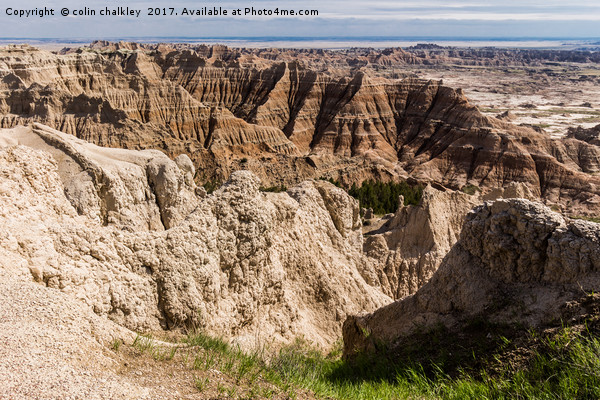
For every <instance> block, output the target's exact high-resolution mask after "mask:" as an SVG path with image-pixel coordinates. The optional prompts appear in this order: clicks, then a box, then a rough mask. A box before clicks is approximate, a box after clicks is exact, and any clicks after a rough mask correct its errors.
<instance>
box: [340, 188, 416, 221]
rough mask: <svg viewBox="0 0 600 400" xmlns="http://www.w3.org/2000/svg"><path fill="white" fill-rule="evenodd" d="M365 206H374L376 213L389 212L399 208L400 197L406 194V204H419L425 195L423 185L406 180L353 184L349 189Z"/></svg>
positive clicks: (362, 205) (349, 192) (361, 204)
mask: <svg viewBox="0 0 600 400" xmlns="http://www.w3.org/2000/svg"><path fill="white" fill-rule="evenodd" d="M348 194H350V196H352V197H354V198H355V199H357V200H358V201H359V203H360V206H361V207H363V208H372V209H373V212H374V213H375V214H388V213H393V212H396V210H397V209H398V206H399V204H398V197H399V196H400V195H402V196H404V205H405V206H407V205H417V204H419V202H420V201H421V197H422V195H423V187H422V186H420V185H409V184H408V183H406V182H400V183H395V182H387V183H384V182H375V181H371V180H369V181H364V182H363V183H362V185H361V186H357V185H356V184H353V185H352V187H351V188H350V190H349V191H348Z"/></svg>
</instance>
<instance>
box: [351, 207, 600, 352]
mask: <svg viewBox="0 0 600 400" xmlns="http://www.w3.org/2000/svg"><path fill="white" fill-rule="evenodd" d="M598 289H600V225H598V224H595V223H592V222H587V221H581V220H569V219H565V218H563V217H562V216H561V215H559V214H557V213H554V212H551V211H550V210H549V209H548V208H546V207H545V206H543V205H541V204H539V203H535V202H531V201H528V200H524V199H509V200H498V201H494V202H486V203H485V204H484V205H483V206H479V207H477V208H475V209H474V210H473V211H472V212H470V213H469V214H468V215H467V218H466V222H465V224H464V227H463V229H462V233H461V235H460V239H459V240H458V242H457V243H456V244H455V245H454V246H453V247H452V249H451V250H450V252H449V253H448V255H447V256H446V257H445V258H444V260H443V262H442V264H441V266H440V267H439V269H438V270H437V272H436V273H435V274H434V275H433V277H432V278H431V280H430V281H429V282H428V283H427V284H425V285H424V286H423V287H422V288H421V289H419V290H418V291H417V293H416V294H414V295H412V296H409V297H407V298H405V299H403V300H401V301H398V302H395V303H392V304H390V305H388V306H385V307H383V308H381V309H379V310H377V311H376V312H374V313H372V314H369V315H365V316H358V317H350V318H349V319H347V320H346V322H345V323H344V328H343V334H344V353H345V354H346V355H347V356H352V355H353V354H355V353H356V352H357V351H369V350H372V349H374V348H375V347H376V346H377V345H378V344H381V343H386V344H387V345H388V346H389V347H391V348H394V347H395V346H397V345H398V343H400V342H401V341H402V338H403V337H406V336H407V335H409V334H411V333H414V332H416V330H421V331H423V330H425V331H426V330H427V329H431V328H433V327H435V326H437V325H439V324H443V325H445V326H446V327H447V328H449V329H451V330H459V329H461V326H463V325H464V324H466V323H468V322H469V321H472V320H474V319H475V318H484V319H485V320H487V321H490V322H493V323H502V324H516V325H520V326H524V327H536V328H537V327H544V326H545V325H548V324H551V323H552V324H560V321H561V319H562V320H565V319H566V318H567V317H568V314H569V312H571V313H572V312H573V311H577V310H569V309H570V308H573V307H574V305H575V303H576V301H577V300H579V299H581V298H583V297H585V295H586V294H588V293H593V292H597V291H598ZM572 306H573V307H572ZM580 311H581V310H580ZM582 312H585V311H582ZM571 317H572V316H571Z"/></svg>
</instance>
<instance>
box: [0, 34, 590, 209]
mask: <svg viewBox="0 0 600 400" xmlns="http://www.w3.org/2000/svg"><path fill="white" fill-rule="evenodd" d="M97 47H98V45H96V46H93V48H91V49H89V48H88V49H85V50H82V51H79V52H71V53H68V54H64V55H56V54H52V53H48V52H43V51H38V50H35V49H31V48H7V49H4V50H2V51H1V52H0V79H1V83H0V115H1V117H0V125H1V126H2V127H12V126H15V125H17V124H19V123H27V122H31V121H37V122H42V123H44V124H47V125H50V126H51V127H53V128H56V129H59V130H61V131H64V132H66V133H70V134H74V135H76V136H78V137H80V138H83V139H85V140H88V141H91V142H93V143H96V144H98V145H103V146H112V147H122V148H135V149H148V148H156V149H162V150H163V151H165V152H166V153H167V155H169V156H171V157H174V156H176V155H179V154H187V155H188V156H189V157H190V159H191V160H192V162H193V163H194V165H195V167H196V169H197V170H198V171H199V173H198V174H199V175H198V177H197V179H199V180H202V181H205V180H210V179H215V180H218V181H224V180H225V179H226V178H227V177H228V176H229V175H230V174H231V173H232V172H233V171H235V170H238V169H241V168H242V167H243V168H245V169H248V170H251V171H253V172H254V173H255V174H256V175H257V176H259V178H261V180H262V181H263V184H264V185H265V186H270V185H275V184H286V185H288V186H290V185H292V184H294V183H298V182H300V181H302V180H304V179H307V178H315V177H320V176H327V177H333V178H336V179H339V180H340V181H342V182H343V183H345V184H351V183H354V182H361V181H363V180H364V179H367V178H374V179H379V180H393V179H401V178H402V179H403V178H407V177H408V176H411V177H413V178H415V179H417V180H419V181H423V182H429V181H434V182H437V183H441V184H443V185H446V186H448V187H450V188H454V189H459V188H461V187H462V186H464V185H465V184H473V185H476V186H478V187H481V188H485V187H489V188H492V187H502V186H505V185H507V184H508V183H510V182H523V183H525V184H527V185H528V186H529V187H530V189H531V191H532V192H534V193H537V195H538V196H542V197H543V198H544V199H546V200H547V201H548V202H550V203H559V204H561V205H562V206H563V207H565V208H571V209H573V210H575V211H577V213H584V212H592V211H594V210H596V209H597V208H598V207H600V196H598V193H599V192H600V189H599V188H600V186H599V184H600V181H599V179H600V178H598V177H597V176H593V175H592V174H594V173H595V172H598V171H599V170H600V149H598V147H597V146H595V145H592V144H589V143H586V142H583V141H580V140H577V139H574V138H569V139H564V140H554V139H550V138H548V137H547V136H545V135H544V134H542V133H539V132H535V131H534V130H532V129H528V128H524V127H515V126H513V125H510V124H508V123H506V122H502V121H499V120H497V119H494V118H489V117H485V116H483V115H482V114H481V113H479V111H478V110H477V108H476V107H475V106H473V105H472V104H470V103H469V101H468V100H467V99H466V98H465V96H464V95H463V93H462V92H461V91H460V90H455V89H451V88H448V87H445V86H443V85H442V84H441V83H440V82H435V81H425V80H419V79H415V78H406V79H403V80H389V79H384V78H380V77H376V76H372V75H370V74H369V72H368V71H362V70H360V69H357V68H354V67H346V68H345V69H344V68H340V69H329V70H324V69H321V70H318V69H316V67H315V64H311V63H312V61H311V60H312V58H309V59H307V60H305V61H302V57H299V58H300V59H301V60H296V61H292V60H288V59H287V58H286V59H285V60H284V61H272V57H271V58H270V57H268V55H267V54H262V53H260V52H259V53H260V54H259V53H257V54H246V53H244V52H241V53H240V52H237V53H236V51H235V50H233V49H226V48H225V49H221V48H209V47H206V46H205V47H201V46H200V47H198V48H187V49H177V48H173V47H168V46H155V47H153V48H144V47H143V46H137V47H135V46H134V47H132V46H124V45H123V46H117V47H118V49H117V48H112V47H111V46H110V45H108V44H105V47H102V46H101V47H102V48H101V49H98V48H97ZM261 54H262V55H261ZM388 56H389V55H388ZM275 58H277V57H275Z"/></svg>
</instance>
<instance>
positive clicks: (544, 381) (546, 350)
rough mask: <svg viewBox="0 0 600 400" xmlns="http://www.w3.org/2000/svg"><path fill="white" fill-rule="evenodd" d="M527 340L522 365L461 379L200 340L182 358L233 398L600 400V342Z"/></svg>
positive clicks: (301, 351) (154, 349)
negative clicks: (215, 375) (215, 378)
mask: <svg viewBox="0 0 600 400" xmlns="http://www.w3.org/2000/svg"><path fill="white" fill-rule="evenodd" d="M503 339H504V340H503V341H501V342H502V346H501V347H499V351H501V352H502V351H507V350H511V348H510V346H511V343H510V340H509V339H506V338H503ZM528 340H529V342H528V343H529V344H531V346H532V347H531V348H532V349H533V350H532V351H531V357H529V359H528V360H527V361H526V362H525V363H524V364H522V365H516V364H513V363H512V362H506V361H502V360H503V358H502V357H503V355H502V354H498V355H496V356H494V355H491V357H490V359H491V360H496V361H494V363H495V365H491V366H490V368H489V371H488V370H483V369H482V370H480V371H472V370H470V372H465V371H464V370H459V372H458V373H449V372H448V371H447V370H445V369H444V368H443V367H442V366H440V365H442V364H436V360H431V363H430V364H428V365H425V366H424V365H423V364H418V363H414V364H413V363H404V364H402V365H400V364H397V365H394V364H393V363H392V362H390V360H389V359H388V358H387V357H383V356H381V357H358V358H357V359H356V360H355V361H354V362H353V363H348V362H346V361H344V360H342V359H341V357H340V351H339V348H338V349H336V351H334V352H332V353H331V354H330V355H328V356H326V355H323V354H322V353H320V352H319V351H317V350H315V349H313V348H311V347H310V346H309V345H308V344H307V343H306V342H302V341H298V342H296V343H295V344H294V345H291V346H288V347H285V348H283V349H281V350H280V351H279V352H277V353H276V354H270V355H268V354H267V353H266V352H259V351H257V352H254V353H247V352H244V351H241V350H240V349H239V348H238V347H235V346H231V345H229V344H227V343H226V342H225V341H224V340H222V339H219V338H214V337H210V336H208V335H205V334H203V333H198V332H194V333H193V334H190V335H188V336H187V337H186V338H185V339H184V340H183V343H184V344H185V345H186V346H185V350H183V351H191V352H192V353H191V354H192V356H190V357H187V359H189V360H190V364H189V365H190V367H191V368H193V369H195V370H204V371H208V370H212V369H216V370H219V371H221V373H224V374H227V376H229V377H230V378H231V379H232V381H231V382H235V385H233V386H231V385H229V386H227V385H222V384H219V387H218V388H217V390H218V391H219V393H220V394H222V395H223V396H227V397H229V398H256V397H260V398H270V397H272V396H274V395H276V391H274V390H273V389H272V388H273V387H276V388H278V389H279V390H280V391H281V392H279V393H283V394H285V396H287V397H290V398H303V395H302V393H307V392H312V393H314V395H315V396H316V397H318V398H326V399H365V400H366V399H382V400H385V399H507V400H508V399H598V398H600V340H599V339H598V337H597V336H596V335H595V334H592V333H590V332H575V331H573V330H572V329H569V328H563V329H561V330H558V331H557V332H556V333H555V334H552V335H542V336H540V335H536V334H534V333H533V332H532V333H531V334H530V338H529V339H528ZM133 346H134V347H135V348H137V349H138V350H140V351H141V352H143V353H147V354H150V355H151V356H152V357H153V358H155V359H156V360H170V359H173V357H174V354H175V352H176V351H178V347H176V346H172V347H169V348H162V347H161V346H157V345H156V344H155V342H154V341H152V340H151V338H150V337H147V336H138V338H136V340H135V343H134V345H133ZM173 349H174V350H173ZM179 350H181V348H180V349H179ZM506 354H507V353H504V356H505V355H506ZM186 364H187V363H186ZM193 384H194V386H195V387H196V388H197V389H198V390H199V391H203V390H205V389H206V388H207V387H208V386H209V384H210V382H209V381H208V379H207V378H198V377H195V378H194V382H193ZM269 385H273V386H269Z"/></svg>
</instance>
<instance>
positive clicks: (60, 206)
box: [0, 125, 390, 348]
mask: <svg viewBox="0 0 600 400" xmlns="http://www.w3.org/2000/svg"><path fill="white" fill-rule="evenodd" d="M0 144H1V145H2V147H1V148H0V168H1V169H0V193H1V196H0V202H1V204H0V205H1V206H0V221H1V222H0V249H1V252H0V265H1V267H2V268H3V270H6V271H9V272H10V273H12V274H15V275H20V276H27V275H29V274H30V276H31V277H32V278H33V279H34V280H36V281H38V282H40V283H42V284H44V285H46V286H48V287H50V288H54V289H57V290H61V291H62V292H65V293H67V294H69V295H71V296H73V297H75V298H78V299H80V300H81V301H83V302H84V303H85V304H87V305H88V306H89V307H90V308H92V309H93V310H94V311H95V312H96V313H97V314H100V315H106V316H108V317H109V318H110V319H112V320H113V321H115V322H117V323H119V324H121V325H123V326H125V327H128V328H130V329H132V330H153V329H160V328H175V327H182V326H198V327H201V328H203V329H205V330H206V331H207V332H209V333H212V334H215V335H219V336H220V335H224V336H226V337H229V338H234V339H235V340H236V341H238V342H239V343H241V344H242V345H244V346H247V347H252V346H255V345H261V344H266V343H272V342H274V343H285V342H288V341H291V340H292V339H293V338H295V337H302V336H303V337H306V338H307V339H308V340H311V341H313V342H314V343H316V344H319V345H321V346H322V347H324V348H327V347H328V346H330V345H331V344H333V342H334V341H335V340H336V339H337V337H339V334H340V330H341V324H342V322H343V320H344V319H345V318H346V316H347V315H349V314H353V313H357V312H361V311H362V310H374V309H375V308H377V307H379V306H382V305H383V304H386V303H387V302H389V301H390V299H389V297H387V296H386V295H385V294H383V293H382V292H381V291H380V290H379V289H378V288H377V287H376V286H371V285H369V284H368V283H367V282H366V280H365V278H364V277H363V276H369V275H372V274H373V273H374V271H371V270H369V269H368V268H370V266H369V265H368V264H366V263H365V262H364V257H363V256H362V254H361V251H362V248H361V246H362V234H361V222H360V218H359V216H358V204H357V202H356V201H355V200H354V199H352V198H351V197H349V196H348V195H347V194H346V193H345V192H344V191H343V190H341V189H338V188H336V187H335V186H333V185H331V184H329V183H326V182H312V181H308V182H304V183H302V184H300V185H298V186H296V187H294V188H291V189H290V190H289V191H288V192H286V193H263V192H261V191H259V186H260V180H259V179H258V178H257V177H256V176H255V175H254V174H252V173H251V172H249V171H240V172H236V173H234V174H233V175H232V176H231V178H230V179H229V180H228V181H227V182H226V183H225V185H223V186H222V187H221V188H220V189H219V190H217V191H216V192H215V193H214V194H212V195H209V196H205V194H204V193H202V191H198V195H196V194H195V190H193V189H194V184H193V181H191V179H190V175H191V174H192V173H193V170H191V169H190V168H191V167H190V165H189V160H186V159H185V158H183V159H182V158H177V159H176V161H171V160H170V159H168V158H167V157H166V156H165V155H163V154H161V153H160V152H157V151H141V152H140V151H131V150H122V149H107V148H99V147H97V146H95V145H91V144H87V143H84V142H83V141H82V140H79V139H76V138H74V137H72V136H70V135H66V134H63V133H60V132H56V131H54V130H52V129H50V128H47V127H44V126H40V125H36V126H34V127H29V128H16V129H11V130H4V131H2V132H1V134H0ZM69 188H71V189H69ZM73 188H76V189H77V188H79V189H78V190H80V191H81V193H83V194H82V195H76V196H70V195H69V194H73V193H74V191H75V190H76V189H73ZM90 205H92V206H90ZM96 205H97V206H96ZM78 210H79V212H78Z"/></svg>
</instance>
